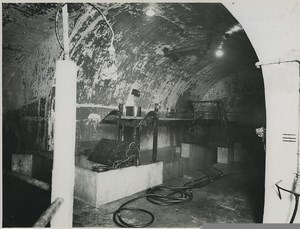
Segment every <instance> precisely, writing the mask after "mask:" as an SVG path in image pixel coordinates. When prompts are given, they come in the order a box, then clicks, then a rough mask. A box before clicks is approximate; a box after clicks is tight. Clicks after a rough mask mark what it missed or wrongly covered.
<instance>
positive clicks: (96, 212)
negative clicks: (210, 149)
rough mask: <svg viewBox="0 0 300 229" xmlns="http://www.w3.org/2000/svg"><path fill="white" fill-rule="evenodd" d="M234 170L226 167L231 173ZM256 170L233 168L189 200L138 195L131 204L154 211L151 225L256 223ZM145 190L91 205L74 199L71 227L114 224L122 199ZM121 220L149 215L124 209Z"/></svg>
mask: <svg viewBox="0 0 300 229" xmlns="http://www.w3.org/2000/svg"><path fill="white" fill-rule="evenodd" d="M233 171H234V170H231V171H229V172H230V173H231V172H233ZM259 175H260V174H259V173H258V172H256V171H247V172H245V171H243V172H242V173H240V172H239V171H235V174H234V175H230V176H224V177H223V178H221V179H219V180H217V181H215V182H213V183H211V184H209V185H207V186H205V187H203V188H200V189H193V196H194V197H193V200H192V201H191V202H187V203H183V204H178V205H173V206H158V205H154V204H152V203H150V202H148V201H147V200H146V198H143V199H139V200H137V201H135V202H133V203H131V204H130V205H128V206H130V207H137V208H143V209H146V210H148V211H150V212H152V213H153V215H154V217H155V220H154V222H153V224H152V225H151V226H150V227H199V226H202V225H203V224H204V223H219V224H220V223H259V222H261V221H262V209H263V190H262V188H261V185H262V184H263V183H261V182H262V181H261V178H259ZM200 176H202V174H201V173H200V172H199V173H197V174H193V176H192V177H187V176H185V177H183V178H178V179H174V180H171V181H169V182H167V184H168V185H183V184H184V183H186V182H188V181H190V180H192V179H195V178H198V177H200ZM262 187H263V186H262ZM143 194H144V192H141V193H138V194H135V195H132V196H130V197H127V198H123V199H121V200H118V201H114V202H112V203H109V204H106V205H103V206H101V207H99V208H94V207H91V206H89V205H88V204H85V203H83V202H81V201H78V200H75V205H74V218H73V226H74V227H116V225H115V224H114V222H113V212H114V211H115V210H116V209H118V207H119V206H120V205H121V204H123V203H124V202H126V201H128V200H130V199H132V198H134V197H137V196H139V195H143ZM122 215H123V216H124V217H123V218H124V220H126V221H127V222H129V223H134V224H143V223H145V222H147V221H149V219H150V217H149V216H147V215H146V216H145V215H144V214H140V213H135V212H134V213H132V212H124V213H122Z"/></svg>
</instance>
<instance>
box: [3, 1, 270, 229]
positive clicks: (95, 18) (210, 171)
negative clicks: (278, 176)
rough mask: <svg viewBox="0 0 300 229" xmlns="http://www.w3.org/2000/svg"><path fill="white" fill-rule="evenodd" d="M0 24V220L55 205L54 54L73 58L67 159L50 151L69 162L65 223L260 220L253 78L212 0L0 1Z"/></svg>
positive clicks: (243, 41) (14, 222)
mask: <svg viewBox="0 0 300 229" xmlns="http://www.w3.org/2000/svg"><path fill="white" fill-rule="evenodd" d="M63 9H65V11H63ZM66 17H68V21H67V22H66V23H67V24H64V26H66V25H67V26H66V27H68V30H67V32H66V31H65V27H63V23H65V18H66ZM2 21H3V27H2V34H3V46H2V51H3V73H2V75H3V79H2V80H3V84H2V85H3V87H2V94H3V107H2V108H3V112H2V117H3V154H2V156H3V157H2V158H3V226H4V227H31V226H33V225H35V223H36V222H37V221H38V222H39V221H40V220H39V219H41V218H40V216H41V215H42V213H43V212H44V211H45V210H46V209H47V208H48V207H49V205H50V204H51V203H52V204H51V206H54V205H55V206H56V207H57V206H58V207H57V208H58V209H59V208H63V206H64V205H67V203H68V202H67V201H66V200H64V202H62V203H58V204H57V205H56V202H55V203H54V204H53V201H54V200H53V199H52V200H51V189H52V190H53V189H60V188H61V187H60V186H59V185H58V187H54V186H56V184H55V183H53V182H57V180H56V179H59V178H58V177H59V176H63V174H62V173H63V172H62V173H61V174H56V175H55V176H56V177H55V178H54V174H55V163H56V162H55V157H57V158H59V157H60V156H59V155H58V156H56V155H57V154H58V153H57V154H55V153H56V151H58V150H56V148H55V147H56V144H55V134H56V133H55V129H56V128H55V122H56V121H58V119H59V117H60V116H58V114H57V113H59V112H60V111H59V109H58V107H59V105H57V104H58V103H59V99H60V98H63V97H68V96H69V95H68V89H67V88H68V86H69V85H68V84H67V82H68V81H67V80H66V81H59V80H58V78H57V77H62V78H64V77H65V78H66V79H67V78H68V77H66V75H64V74H65V72H67V71H65V69H67V67H68V66H67V65H64V64H63V63H64V62H61V63H62V65H61V66H60V67H58V65H57V61H58V60H67V61H68V60H71V61H72V62H73V63H75V65H76V73H75V77H76V79H75V80H76V86H75V90H76V102H75V103H76V104H75V106H76V107H75V112H73V114H74V118H75V120H74V125H75V129H74V130H75V131H74V136H75V137H74V141H73V142H72V143H71V144H70V145H71V147H72V146H73V148H74V150H73V151H72V154H73V156H72V157H73V158H74V161H68V160H64V159H61V160H60V161H59V160H58V161H59V162H57V163H59V164H61V165H60V166H61V168H62V171H64V170H65V171H69V170H68V168H69V165H70V164H71V166H70V167H72V166H73V167H74V171H73V172H74V184H73V185H74V188H73V189H72V191H73V195H71V199H72V200H71V202H72V203H71V205H72V213H71V214H72V216H71V219H72V218H73V220H71V223H72V226H74V227H94V226H97V227H116V226H124V224H123V225H122V223H120V217H121V221H122V220H124V221H125V226H126V225H127V226H128V225H129V227H134V226H139V225H142V226H150V227H199V226H202V225H203V224H205V223H262V222H263V210H264V195H265V191H264V189H265V155H266V152H265V144H266V141H265V139H266V137H265V132H266V106H265V85H264V79H263V75H262V70H261V69H260V68H257V67H256V66H255V64H256V63H257V62H259V58H258V57H257V54H256V52H255V50H254V48H253V46H252V44H251V42H250V41H249V38H248V36H247V34H246V32H245V30H244V28H243V25H242V24H240V23H239V21H238V20H237V19H236V18H235V17H234V16H233V15H232V14H231V13H230V12H229V11H228V9H226V8H225V6H224V5H222V4H221V3H93V4H88V3H84V4H80V3H68V4H65V5H63V4H59V3H53V4H52V3H51V4H50V3H31V4H29V3H26V4H25V3H3V4H2ZM66 35H67V36H68V39H67V41H66V40H65V37H66ZM66 45H68V51H67V52H66ZM59 69H60V71H62V72H63V74H59ZM66 74H67V73H66ZM61 82H63V83H66V84H63V83H62V84H61ZM59 85H62V87H61V88H65V89H62V92H60V93H59V88H58V87H59ZM67 107H68V104H66V106H65V110H64V109H62V110H61V111H62V113H59V114H61V115H62V116H66V117H67V115H65V114H66V113H68V111H67ZM62 108H64V107H63V106H62ZM75 113H76V114H75ZM67 118H68V117H67ZM70 119H71V117H70ZM57 129H58V127H57ZM59 129H60V130H62V132H63V131H64V129H68V128H66V127H64V126H63V125H62V126H60V128H59ZM66 131H67V130H66ZM66 133H67V132H66ZM67 139H68V137H67V136H63V135H61V136H60V142H61V144H62V145H68V144H69V141H68V140H67ZM59 153H61V154H64V153H65V152H64V151H62V152H59ZM72 157H71V158H72ZM60 158H61V157H60ZM66 173H67V172H66ZM52 175H53V176H52ZM70 178H71V179H72V177H70ZM65 182H67V181H66V180H65ZM58 183H59V182H58ZM71 183H72V182H71ZM51 184H52V185H51ZM184 185H185V186H184ZM178 186H180V187H181V186H182V187H181V189H180V190H177V189H176V188H175V189H174V187H178ZM157 187H158V188H157ZM159 187H160V188H161V190H160V188H159ZM156 188H157V189H156ZM166 190H167V191H169V192H171V193H172V192H174V193H173V194H172V195H171V196H168V194H165V191H166ZM20 193H22V194H20ZM147 195H148V196H147ZM156 195H159V198H158V199H155V198H154V197H153V196H155V197H157V196H156ZM142 196H144V197H143V198H141V197H142ZM73 197H74V200H73ZM151 197H152V198H153V199H151ZM134 198H136V201H134V202H130V200H131V199H134ZM56 200H58V199H56ZM127 201H129V203H128V205H126V207H127V208H128V207H129V206H130V207H131V208H138V209H139V210H136V209H134V210H132V209H131V210H128V209H127V210H126V208H125V207H124V206H123V208H125V209H122V205H123V204H124V203H126V202H127ZM175 203H179V204H178V205H177V204H176V205H174V204H175ZM165 205H167V206H165ZM60 206H61V207H60ZM120 206H121V208H120ZM141 209H142V210H141ZM144 210H145V211H144ZM117 211H119V212H117ZM58 212H59V210H58ZM116 212H117V213H116ZM57 214H59V213H57ZM147 222H150V223H149V224H147ZM126 223H127V224H126ZM51 225H52V223H51ZM58 225H59V223H58ZM44 226H49V220H48V221H47V223H46V224H45V225H44Z"/></svg>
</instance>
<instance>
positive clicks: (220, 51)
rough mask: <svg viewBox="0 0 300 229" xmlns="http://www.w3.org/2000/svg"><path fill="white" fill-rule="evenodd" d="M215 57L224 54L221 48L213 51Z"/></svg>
mask: <svg viewBox="0 0 300 229" xmlns="http://www.w3.org/2000/svg"><path fill="white" fill-rule="evenodd" d="M215 55H216V57H219V58H220V57H222V56H223V55H224V51H223V50H222V49H217V51H216V52H215Z"/></svg>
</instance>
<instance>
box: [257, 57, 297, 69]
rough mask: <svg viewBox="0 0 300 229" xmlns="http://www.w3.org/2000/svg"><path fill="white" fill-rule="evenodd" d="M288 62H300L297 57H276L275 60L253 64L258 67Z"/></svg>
mask: <svg viewBox="0 0 300 229" xmlns="http://www.w3.org/2000/svg"><path fill="white" fill-rule="evenodd" d="M290 62H297V63H298V64H300V60H299V59H291V60H289V59H277V60H271V61H268V62H267V61H265V62H263V61H259V62H257V63H255V66H256V67H257V68H260V67H261V66H262V65H271V64H282V63H290Z"/></svg>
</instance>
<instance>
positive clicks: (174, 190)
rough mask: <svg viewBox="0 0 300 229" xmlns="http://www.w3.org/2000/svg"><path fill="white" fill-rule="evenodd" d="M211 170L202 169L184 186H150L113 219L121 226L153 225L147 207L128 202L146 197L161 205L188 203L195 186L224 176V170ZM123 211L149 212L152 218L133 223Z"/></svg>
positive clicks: (199, 186)
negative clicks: (208, 171) (211, 172)
mask: <svg viewBox="0 0 300 229" xmlns="http://www.w3.org/2000/svg"><path fill="white" fill-rule="evenodd" d="M209 170H214V174H213V175H208V174H207V173H206V172H205V171H202V172H203V174H204V176H203V177H201V178H199V179H196V180H193V181H189V182H187V183H185V184H184V185H183V186H179V187H174V186H165V185H158V186H156V187H153V188H150V189H148V190H147V191H146V195H142V196H138V197H136V198H134V199H131V200H129V201H127V202H125V203H123V204H122V205H121V206H120V207H119V208H118V209H117V210H116V211H115V212H114V214H113V221H114V223H115V224H116V225H118V226H119V227H131V228H142V227H147V226H149V225H151V224H152V223H153V222H154V215H153V214H152V213H151V212H150V211H147V210H145V209H141V208H130V207H125V206H126V205H127V204H129V203H131V202H133V201H135V200H138V199H141V198H144V197H146V198H147V200H148V201H149V202H151V203H153V204H156V205H160V206H170V205H175V204H180V203H187V202H190V201H192V200H193V193H192V189H193V188H201V187H203V186H205V185H208V184H209V183H211V182H213V180H214V179H217V178H220V177H222V176H223V172H222V171H220V170H218V169H216V168H213V167H211V168H209ZM216 172H217V174H216ZM122 211H134V212H143V213H146V214H148V215H149V216H150V217H151V219H150V220H149V221H148V222H146V223H143V224H132V223H128V222H125V221H124V220H123V218H122V216H121V212H122Z"/></svg>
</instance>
